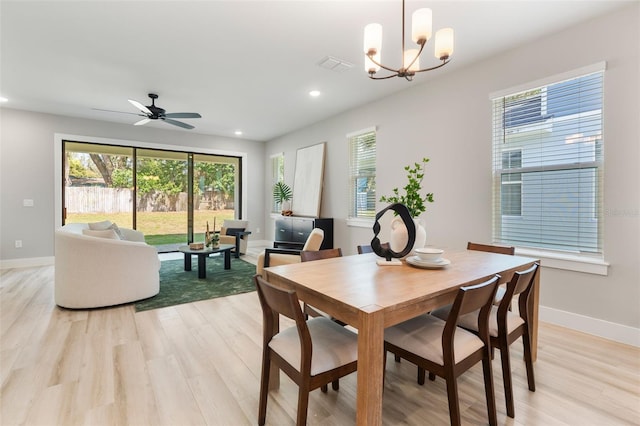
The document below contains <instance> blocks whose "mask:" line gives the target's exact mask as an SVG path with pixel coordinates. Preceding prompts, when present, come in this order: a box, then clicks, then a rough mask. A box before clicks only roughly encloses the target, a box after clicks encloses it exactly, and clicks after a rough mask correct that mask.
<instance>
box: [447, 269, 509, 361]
mask: <svg viewBox="0 0 640 426" xmlns="http://www.w3.org/2000/svg"><path fill="white" fill-rule="evenodd" d="M499 278H500V276H499V275H496V276H494V277H493V278H491V279H490V280H487V281H485V282H482V283H480V284H476V285H473V286H467V287H460V290H458V294H457V295H456V299H455V301H454V302H453V306H452V307H451V312H450V313H449V316H448V318H447V323H446V325H445V327H444V332H443V334H442V345H443V346H442V347H443V348H444V351H445V352H444V353H445V355H446V354H447V351H448V350H453V349H452V345H453V335H454V334H455V331H456V328H457V324H458V318H459V317H460V316H462V315H465V314H468V313H470V312H474V311H477V310H478V309H479V310H480V314H479V315H478V330H479V335H480V338H481V339H482V341H483V342H485V343H488V342H489V314H490V313H491V306H492V305H493V299H494V298H495V296H496V290H497V289H498V285H497V284H498V279H499ZM447 348H448V349H447ZM451 359H453V358H451Z"/></svg>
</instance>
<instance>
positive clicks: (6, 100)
mask: <svg viewBox="0 0 640 426" xmlns="http://www.w3.org/2000/svg"><path fill="white" fill-rule="evenodd" d="M0 102H9V99H7V98H5V97H4V96H0Z"/></svg>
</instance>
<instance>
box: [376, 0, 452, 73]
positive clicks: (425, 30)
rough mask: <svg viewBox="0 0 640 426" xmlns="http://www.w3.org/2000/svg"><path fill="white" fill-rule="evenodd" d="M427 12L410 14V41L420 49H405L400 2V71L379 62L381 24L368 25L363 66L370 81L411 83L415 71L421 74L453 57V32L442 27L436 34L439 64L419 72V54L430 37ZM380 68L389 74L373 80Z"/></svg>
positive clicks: (418, 11)
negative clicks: (406, 81)
mask: <svg viewBox="0 0 640 426" xmlns="http://www.w3.org/2000/svg"><path fill="white" fill-rule="evenodd" d="M431 16H432V12H431V9H428V8H423V9H418V10H416V11H415V12H413V15H412V16H411V27H412V28H411V39H412V40H413V41H414V42H415V43H416V44H417V45H418V46H420V49H419V50H418V49H405V48H404V40H405V36H404V34H405V31H404V17H405V12H404V0H402V50H401V51H400V53H403V56H402V65H401V66H400V68H397V69H396V68H390V67H388V66H384V65H382V64H381V63H380V53H381V50H382V25H380V24H369V25H367V26H366V27H365V28H364V54H365V60H364V67H365V71H366V72H367V73H368V74H369V78H371V79H373V80H385V79H388V78H392V77H404V78H405V79H407V80H408V81H412V80H413V77H414V76H415V74H416V73H417V72H425V71H431V70H435V69H438V68H440V67H443V66H445V65H446V64H448V63H449V61H450V57H451V55H452V54H453V29H452V28H442V29H441V30H439V31H438V32H437V33H436V41H435V57H436V58H438V59H439V60H441V61H442V63H441V64H440V65H435V66H433V67H429V68H423V69H420V54H421V53H422V50H423V49H424V46H425V45H426V44H427V42H428V41H429V39H430V38H431V32H432V30H431V27H432V22H431ZM380 68H383V69H384V70H386V71H389V72H391V74H390V75H387V76H383V77H376V76H375V74H376V72H378V71H379V70H380Z"/></svg>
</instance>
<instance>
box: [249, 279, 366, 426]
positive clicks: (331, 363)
mask: <svg viewBox="0 0 640 426" xmlns="http://www.w3.org/2000/svg"><path fill="white" fill-rule="evenodd" d="M253 279H254V282H255V284H256V289H257V290H258V298H259V299H260V305H261V306H262V317H263V326H264V333H263V342H262V375H261V378H260V406H259V409H258V424H259V425H261V426H262V425H264V424H265V420H266V415H267V398H268V393H269V373H270V369H271V364H273V365H275V366H277V367H278V369H279V370H282V371H284V373H285V374H286V375H287V376H289V378H291V380H293V381H294V382H295V383H296V384H297V385H298V414H297V420H296V424H297V425H299V426H302V425H305V424H306V422H307V408H308V405H309V392H311V391H312V390H315V389H317V388H322V391H323V392H326V391H327V384H328V383H329V382H333V381H335V380H338V379H339V378H340V377H344V376H346V375H348V374H351V373H353V372H354V371H356V369H357V363H358V361H357V359H358V338H357V335H356V334H355V333H353V332H352V331H349V330H348V329H347V328H345V327H341V326H339V325H338V324H336V323H335V322H333V321H331V320H329V319H327V318H324V317H318V318H312V319H310V320H308V321H305V319H304V315H303V313H302V309H301V308H300V301H299V300H298V296H297V295H296V292H295V291H293V290H286V289H282V288H279V287H275V286H273V285H271V284H269V283H268V282H267V281H266V280H264V279H263V278H262V277H261V276H259V275H255V276H254V277H253ZM280 315H283V316H285V317H287V318H290V319H292V320H293V321H295V324H296V325H295V327H289V328H287V329H286V330H282V331H280V332H275V331H274V326H276V327H277V326H278V324H279V320H280Z"/></svg>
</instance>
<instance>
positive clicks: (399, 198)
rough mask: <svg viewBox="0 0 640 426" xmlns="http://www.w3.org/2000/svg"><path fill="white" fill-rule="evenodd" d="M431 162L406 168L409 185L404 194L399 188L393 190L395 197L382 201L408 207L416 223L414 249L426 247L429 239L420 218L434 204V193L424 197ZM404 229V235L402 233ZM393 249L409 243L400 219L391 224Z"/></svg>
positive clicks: (382, 199)
mask: <svg viewBox="0 0 640 426" xmlns="http://www.w3.org/2000/svg"><path fill="white" fill-rule="evenodd" d="M428 162H429V159H428V158H426V157H424V158H423V159H422V162H421V163H414V165H413V167H411V165H408V166H405V168H404V170H405V171H406V172H407V180H408V182H407V184H406V185H405V186H404V188H402V189H404V194H400V190H399V189H398V188H393V190H392V192H393V195H390V196H384V195H383V196H382V197H380V201H382V202H386V203H390V204H393V203H402V204H404V205H405V206H407V209H408V210H409V213H410V214H411V217H412V218H413V220H414V221H415V222H416V242H415V244H414V246H413V247H414V248H417V247H424V245H425V243H426V239H427V234H426V231H425V229H424V227H423V226H422V225H421V224H420V223H419V221H418V217H419V216H420V215H421V214H422V213H424V212H425V211H426V210H427V203H433V193H432V192H429V193H427V194H426V195H424V196H422V194H421V191H422V180H423V179H424V169H425V167H426V165H427V163H428ZM401 225H402V226H401ZM402 228H404V234H403V231H402ZM391 229H392V233H391V241H390V243H391V246H392V247H391V248H392V249H393V250H397V249H401V248H402V247H404V245H405V244H406V241H407V238H408V237H407V230H406V227H404V223H402V221H401V220H400V218H396V219H394V220H393V222H392V223H391Z"/></svg>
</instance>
